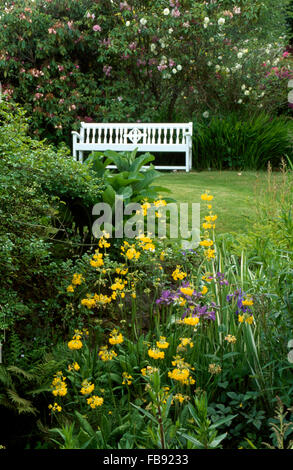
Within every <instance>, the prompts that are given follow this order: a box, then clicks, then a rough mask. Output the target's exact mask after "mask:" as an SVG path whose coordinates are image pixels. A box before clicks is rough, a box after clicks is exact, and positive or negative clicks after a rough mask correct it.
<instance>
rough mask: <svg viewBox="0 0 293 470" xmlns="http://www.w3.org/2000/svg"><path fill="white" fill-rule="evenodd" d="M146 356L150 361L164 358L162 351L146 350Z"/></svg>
mask: <svg viewBox="0 0 293 470" xmlns="http://www.w3.org/2000/svg"><path fill="white" fill-rule="evenodd" d="M148 355H149V356H150V357H151V358H152V359H164V357H165V353H164V351H160V349H149V350H148Z"/></svg>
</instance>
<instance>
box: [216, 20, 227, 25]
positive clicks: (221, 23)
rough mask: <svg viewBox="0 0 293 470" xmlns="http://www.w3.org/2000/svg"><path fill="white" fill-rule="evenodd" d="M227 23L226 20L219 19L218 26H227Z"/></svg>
mask: <svg viewBox="0 0 293 470" xmlns="http://www.w3.org/2000/svg"><path fill="white" fill-rule="evenodd" d="M225 21H226V20H225V18H219V19H218V25H219V26H222V25H223V24H225Z"/></svg>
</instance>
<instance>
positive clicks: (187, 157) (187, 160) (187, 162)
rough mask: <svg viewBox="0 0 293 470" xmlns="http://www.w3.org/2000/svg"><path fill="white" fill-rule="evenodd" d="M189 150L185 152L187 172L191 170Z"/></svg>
mask: <svg viewBox="0 0 293 470" xmlns="http://www.w3.org/2000/svg"><path fill="white" fill-rule="evenodd" d="M189 160H190V159H189V150H187V152H186V153H185V171H186V173H188V172H189V170H190V168H189Z"/></svg>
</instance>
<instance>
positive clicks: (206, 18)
mask: <svg viewBox="0 0 293 470" xmlns="http://www.w3.org/2000/svg"><path fill="white" fill-rule="evenodd" d="M203 22H204V23H206V24H207V23H209V22H210V19H209V17H208V16H206V17H205V18H204V20H203Z"/></svg>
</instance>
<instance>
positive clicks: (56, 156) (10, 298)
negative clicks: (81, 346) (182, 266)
mask: <svg viewBox="0 0 293 470" xmlns="http://www.w3.org/2000/svg"><path fill="white" fill-rule="evenodd" d="M0 116H1V121H2V127H1V128H0V152H1V159H0V187H1V192H0V242H1V243H0V275H1V288H0V292H1V294H0V295H1V302H0V305H1V309H0V315H1V317H0V323H1V337H2V338H3V332H4V331H5V330H7V329H8V330H9V328H10V327H11V326H12V324H16V328H18V327H19V325H21V329H22V332H23V335H24V336H25V335H26V334H27V335H28V336H30V335H31V334H34V335H35V334H36V332H37V333H39V334H40V335H41V336H42V334H43V333H45V334H46V333H48V334H49V333H50V332H49V330H48V331H47V332H46V331H45V330H44V328H45V326H48V325H50V324H53V323H54V322H57V318H59V319H60V311H61V307H60V305H61V304H62V305H63V306H64V299H63V300H62V296H61V297H60V296H59V294H58V286H59V285H60V282H61V280H62V279H63V278H64V276H66V275H68V270H70V266H71V265H72V262H71V260H69V258H71V257H72V256H75V255H76V254H78V253H80V252H81V248H83V250H84V247H82V245H83V244H84V238H81V236H80V234H79V233H78V232H76V226H77V227H78V228H79V226H80V225H82V224H83V223H84V214H85V211H87V212H86V214H91V209H92V206H93V205H94V204H95V203H96V202H98V201H99V200H100V198H101V192H102V190H103V183H102V182H101V180H100V179H99V178H96V177H95V176H94V175H92V174H91V173H90V172H89V170H88V168H87V167H86V166H83V165H80V164H79V163H78V162H75V161H74V160H73V158H72V157H70V155H69V152H68V150H67V151H65V149H63V148H61V149H59V150H54V149H53V148H52V147H49V146H48V145H46V144H45V143H44V142H38V141H35V140H32V139H31V138H29V137H28V136H27V135H26V133H25V132H26V129H27V126H28V122H27V120H26V119H25V117H24V113H23V110H21V109H19V108H18V107H16V106H11V105H8V104H7V103H5V102H2V103H1V105H0ZM78 204H79V207H80V208H81V209H82V211H81V212H80V214H81V217H78V214H76V213H75V212H74V208H75V207H77V205H78ZM62 208H65V209H66V211H67V215H66V217H67V219H64V214H63V213H62ZM72 208H73V209H72ZM63 212H64V210H63ZM89 228H90V229H91V227H89ZM57 323H58V322H57ZM34 328H35V330H34Z"/></svg>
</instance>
